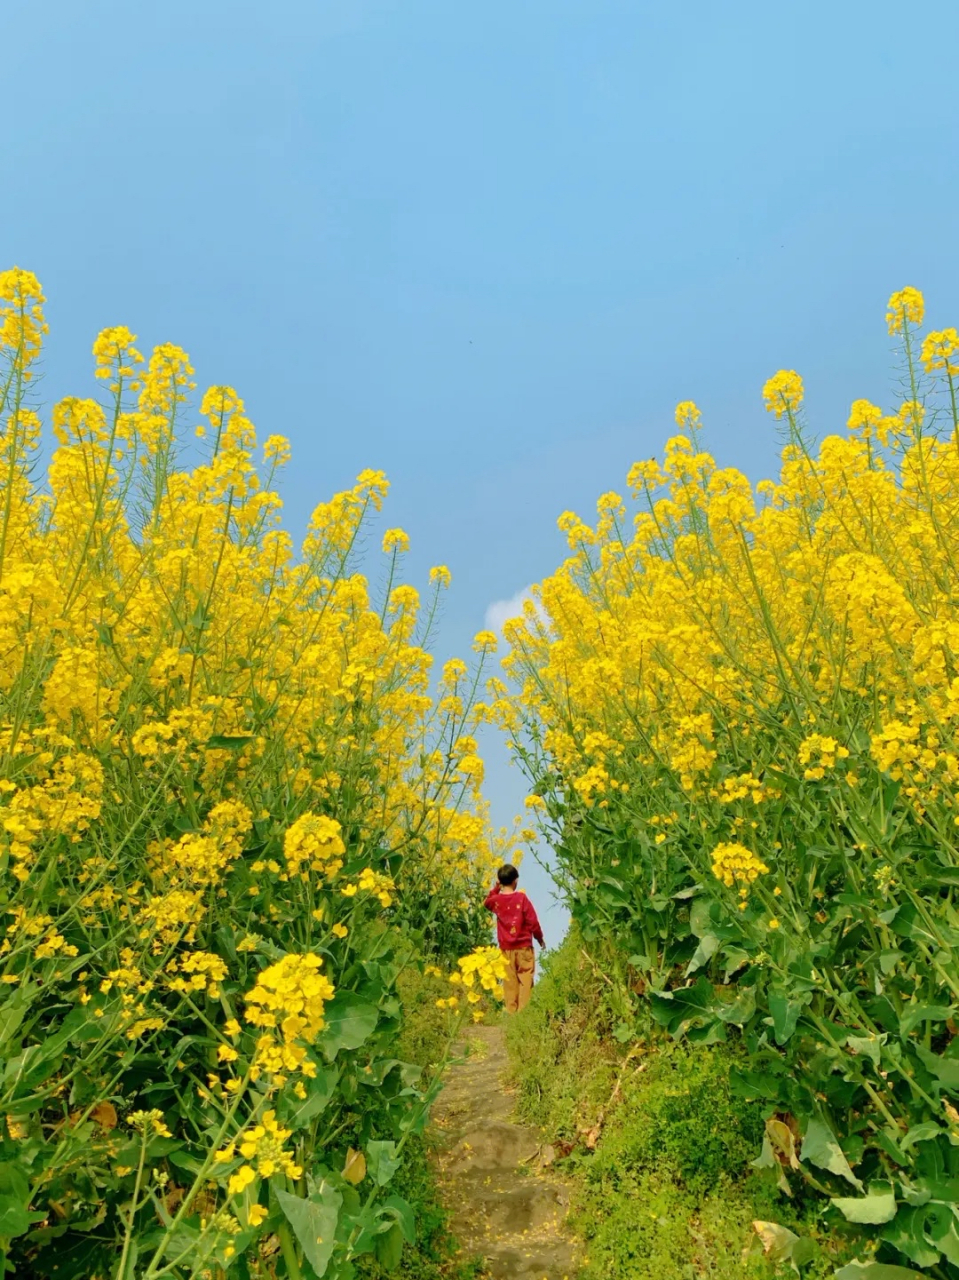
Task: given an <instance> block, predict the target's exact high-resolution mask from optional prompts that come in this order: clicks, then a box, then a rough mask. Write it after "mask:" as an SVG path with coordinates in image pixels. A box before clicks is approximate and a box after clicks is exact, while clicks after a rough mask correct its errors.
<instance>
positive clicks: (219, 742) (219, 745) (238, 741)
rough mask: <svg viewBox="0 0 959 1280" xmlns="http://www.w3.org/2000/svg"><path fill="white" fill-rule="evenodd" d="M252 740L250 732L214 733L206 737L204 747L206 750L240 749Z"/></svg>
mask: <svg viewBox="0 0 959 1280" xmlns="http://www.w3.org/2000/svg"><path fill="white" fill-rule="evenodd" d="M252 741H253V735H252V733H242V734H240V733H215V734H214V735H213V737H212V738H207V740H206V747H207V750H208V751H240V750H242V748H243V747H245V746H246V744H247V743H248V742H252Z"/></svg>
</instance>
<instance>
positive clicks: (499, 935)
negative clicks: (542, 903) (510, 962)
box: [484, 884, 545, 951]
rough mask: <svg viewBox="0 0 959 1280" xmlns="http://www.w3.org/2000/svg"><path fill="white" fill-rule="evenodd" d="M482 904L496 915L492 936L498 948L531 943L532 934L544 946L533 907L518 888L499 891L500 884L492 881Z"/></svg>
mask: <svg viewBox="0 0 959 1280" xmlns="http://www.w3.org/2000/svg"><path fill="white" fill-rule="evenodd" d="M484 906H485V907H486V910H487V911H492V913H493V915H495V916H496V939H497V941H498V942H499V945H500V949H501V950H502V951H519V950H520V949H521V948H523V947H532V945H533V939H534V938H535V939H536V941H537V942H538V943H539V945H540V946H541V947H542V946H545V943H544V942H543V930H542V929H541V928H540V927H539V920H538V918H537V916H536V909H535V908H534V906H533V904H532V903H531V902H530V900H529V898H527V896H526V894H525V893H524V892H523V890H522V889H517V890H515V892H513V893H500V886H499V885H498V884H494V885H493V888H492V889H491V891H490V893H489V896H488V897H487V899H486V902H485V903H484Z"/></svg>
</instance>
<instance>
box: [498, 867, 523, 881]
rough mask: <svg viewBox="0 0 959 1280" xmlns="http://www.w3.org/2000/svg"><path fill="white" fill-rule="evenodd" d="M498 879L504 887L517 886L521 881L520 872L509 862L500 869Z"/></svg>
mask: <svg viewBox="0 0 959 1280" xmlns="http://www.w3.org/2000/svg"><path fill="white" fill-rule="evenodd" d="M496 879H497V880H498V881H499V882H500V884H502V885H510V884H515V883H516V881H517V880H518V879H519V872H518V871H517V870H516V868H515V867H514V866H513V864H512V863H511V862H507V863H506V865H505V866H504V867H500V869H499V871H497V873H496Z"/></svg>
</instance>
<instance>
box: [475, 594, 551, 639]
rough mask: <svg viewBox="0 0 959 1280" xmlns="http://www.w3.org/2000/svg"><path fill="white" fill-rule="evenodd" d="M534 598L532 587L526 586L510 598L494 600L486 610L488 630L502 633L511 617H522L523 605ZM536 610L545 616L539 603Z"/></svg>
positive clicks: (542, 616)
mask: <svg viewBox="0 0 959 1280" xmlns="http://www.w3.org/2000/svg"><path fill="white" fill-rule="evenodd" d="M532 599H533V593H532V590H531V588H529V587H524V588H523V590H522V591H517V593H516V595H515V596H510V598H509V599H508V600H494V601H493V603H492V604H491V605H490V606H489V608H488V609H487V610H486V627H487V630H489V631H496V632H497V633H499V634H502V631H503V627H504V626H505V624H506V623H507V622H509V620H510V618H521V617H522V616H523V606H524V605H525V604H526V603H527V601H530V600H532ZM534 603H535V602H534ZM536 612H537V613H538V614H539V615H540V617H541V618H545V614H544V613H543V610H542V608H541V607H540V606H539V605H537V606H536Z"/></svg>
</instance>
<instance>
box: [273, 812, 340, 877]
mask: <svg viewBox="0 0 959 1280" xmlns="http://www.w3.org/2000/svg"><path fill="white" fill-rule="evenodd" d="M341 832H342V828H341V827H340V824H339V823H338V822H337V821H336V819H335V818H328V817H326V816H325V815H323V814H314V813H304V814H303V815H302V816H301V817H299V818H297V820H296V821H295V822H294V823H293V824H292V825H291V826H290V827H288V828H287V831H286V834H285V835H284V837H283V856H284V857H285V858H286V865H287V868H288V870H289V873H290V875H293V876H297V875H298V876H300V877H302V878H305V877H306V875H307V871H306V870H305V868H306V867H308V868H309V870H310V871H315V872H316V873H317V874H318V875H322V876H324V877H326V878H327V879H332V878H333V876H335V875H336V873H337V872H338V871H339V869H340V867H342V865H343V854H344V853H345V852H346V846H345V845H344V843H343V838H342V834H341Z"/></svg>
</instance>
